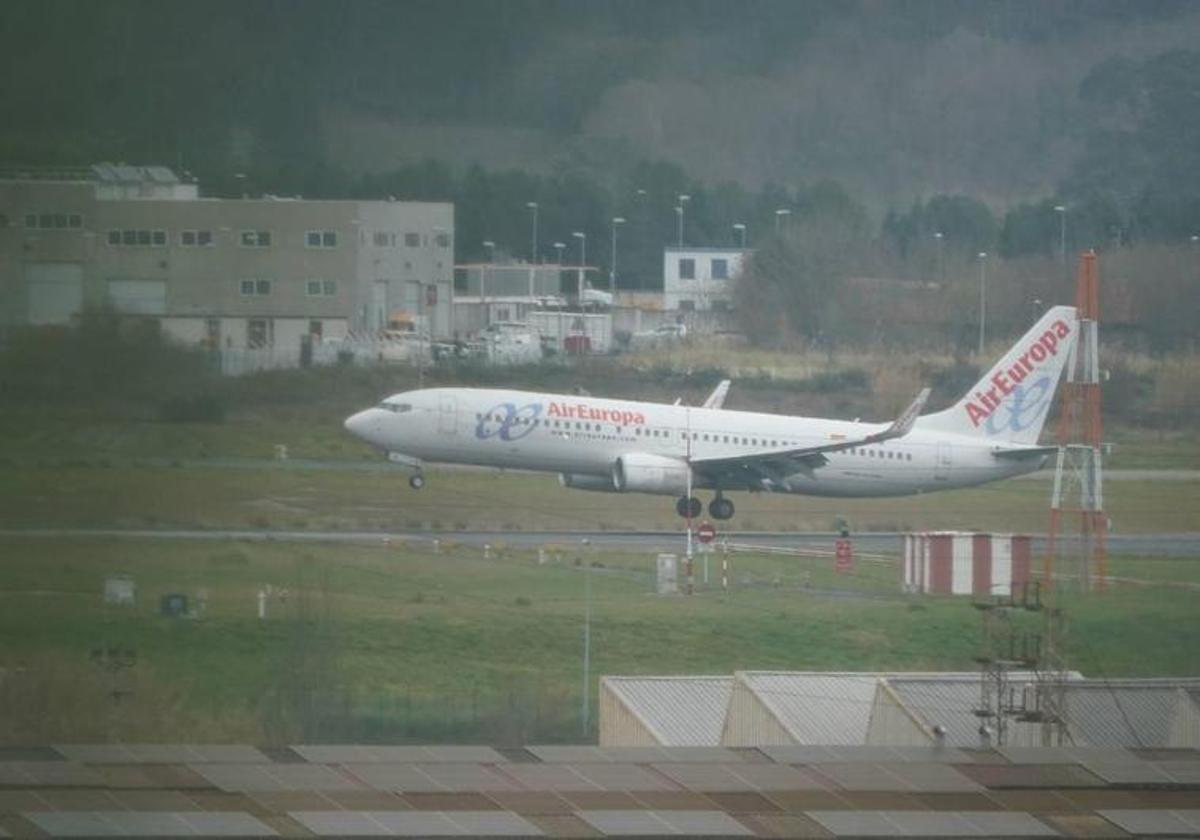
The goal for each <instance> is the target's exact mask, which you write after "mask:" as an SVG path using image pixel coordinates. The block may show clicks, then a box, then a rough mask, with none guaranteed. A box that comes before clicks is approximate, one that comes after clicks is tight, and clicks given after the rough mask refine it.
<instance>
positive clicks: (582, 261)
mask: <svg viewBox="0 0 1200 840" xmlns="http://www.w3.org/2000/svg"><path fill="white" fill-rule="evenodd" d="M571 235H572V236H574V237H575V238H576V239H578V240H579V277H578V278H577V280H576V283H577V287H578V288H577V289H576V292H575V300H576V302H577V303H578V304H579V309H580V310H581V311H582V310H583V268H584V266H586V265H587V234H586V233H584V232H583V231H579V230H577V231H574V232H572V234H571Z"/></svg>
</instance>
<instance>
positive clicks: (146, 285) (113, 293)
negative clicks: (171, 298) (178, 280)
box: [108, 280, 167, 315]
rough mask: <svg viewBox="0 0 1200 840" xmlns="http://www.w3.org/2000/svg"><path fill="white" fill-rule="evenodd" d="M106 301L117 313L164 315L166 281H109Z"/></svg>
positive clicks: (165, 309)
mask: <svg viewBox="0 0 1200 840" xmlns="http://www.w3.org/2000/svg"><path fill="white" fill-rule="evenodd" d="M108 301H109V303H111V304H112V306H113V309H115V310H117V311H118V312H126V313H132V314H135V315H166V314H167V281H165V280H109V281H108Z"/></svg>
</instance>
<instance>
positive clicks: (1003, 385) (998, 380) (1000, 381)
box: [992, 371, 1012, 397]
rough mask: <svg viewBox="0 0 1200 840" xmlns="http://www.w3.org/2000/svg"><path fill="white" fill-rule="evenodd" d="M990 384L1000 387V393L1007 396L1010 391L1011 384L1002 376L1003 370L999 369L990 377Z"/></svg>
mask: <svg viewBox="0 0 1200 840" xmlns="http://www.w3.org/2000/svg"><path fill="white" fill-rule="evenodd" d="M992 384H993V385H995V386H996V387H997V388H999V389H1000V393H1001V394H1004V396H1006V397H1007V396H1008V395H1009V394H1011V393H1012V386H1011V385H1009V384H1008V380H1007V379H1005V378H1004V372H1003V371H1001V372H1000V373H997V374H996V375H995V376H993V377H992Z"/></svg>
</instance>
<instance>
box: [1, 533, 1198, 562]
mask: <svg viewBox="0 0 1200 840" xmlns="http://www.w3.org/2000/svg"><path fill="white" fill-rule="evenodd" d="M837 536H838V535H837V534H835V533H833V532H832V531H829V532H809V533H791V532H761V531H750V532H740V531H730V532H728V533H727V534H719V535H718V538H717V544H718V545H719V543H720V541H721V540H722V539H727V540H728V541H729V542H736V543H738V545H739V546H746V547H748V546H756V545H759V546H763V547H764V548H766V549H768V550H769V549H771V548H781V547H783V548H812V549H829V550H832V548H833V543H834V540H836V539H837ZM851 536H852V537H853V538H854V544H855V546H856V548H857V549H858V551H860V552H868V553H873V554H890V555H895V556H899V555H900V553H901V549H902V546H901V541H900V538H901V534H900V533H898V532H890V531H875V532H869V533H867V532H864V533H855V534H852V535H851ZM0 537H35V538H48V539H72V538H90V537H106V538H127V539H157V540H257V541H279V542H330V543H381V542H389V541H402V540H425V541H430V542H432V541H433V540H454V541H456V542H460V543H470V544H472V545H480V546H482V545H485V544H493V545H495V544H500V543H503V544H505V545H508V546H521V547H527V548H537V547H540V546H546V545H559V546H563V547H567V546H581V545H584V544H585V542H584V541H585V540H586V541H587V542H586V544H587V545H591V546H594V547H596V548H602V549H609V550H612V551H628V552H643V551H644V552H659V551H672V552H682V551H683V550H684V535H683V533H682V532H681V531H676V532H670V531H438V532H433V531H394V532H386V531H269V530H263V531H231V530H218V529H214V530H211V531H208V530H173V529H163V530H148V529H138V530H134V529H129V530H123V529H115V528H45V529H4V530H0ZM1044 544H1045V537H1044V536H1043V535H1035V537H1034V544H1033V545H1034V550H1035V551H1041V550H1042V548H1043V546H1044ZM1108 552H1109V554H1126V555H1140V556H1148V557H1200V533H1181V534H1109V536H1108Z"/></svg>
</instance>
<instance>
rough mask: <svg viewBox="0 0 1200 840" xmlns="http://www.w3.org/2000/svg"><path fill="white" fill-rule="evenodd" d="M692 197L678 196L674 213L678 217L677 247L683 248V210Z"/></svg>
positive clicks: (681, 194)
mask: <svg viewBox="0 0 1200 840" xmlns="http://www.w3.org/2000/svg"><path fill="white" fill-rule="evenodd" d="M691 199H692V197H691V196H690V195H686V194H684V193H680V194H679V204H678V205H677V206H676V207H675V212H676V213H677V214H678V215H679V247H680V248H682V247H683V208H684V205H686V204H687V203H688V202H689V201H691Z"/></svg>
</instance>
